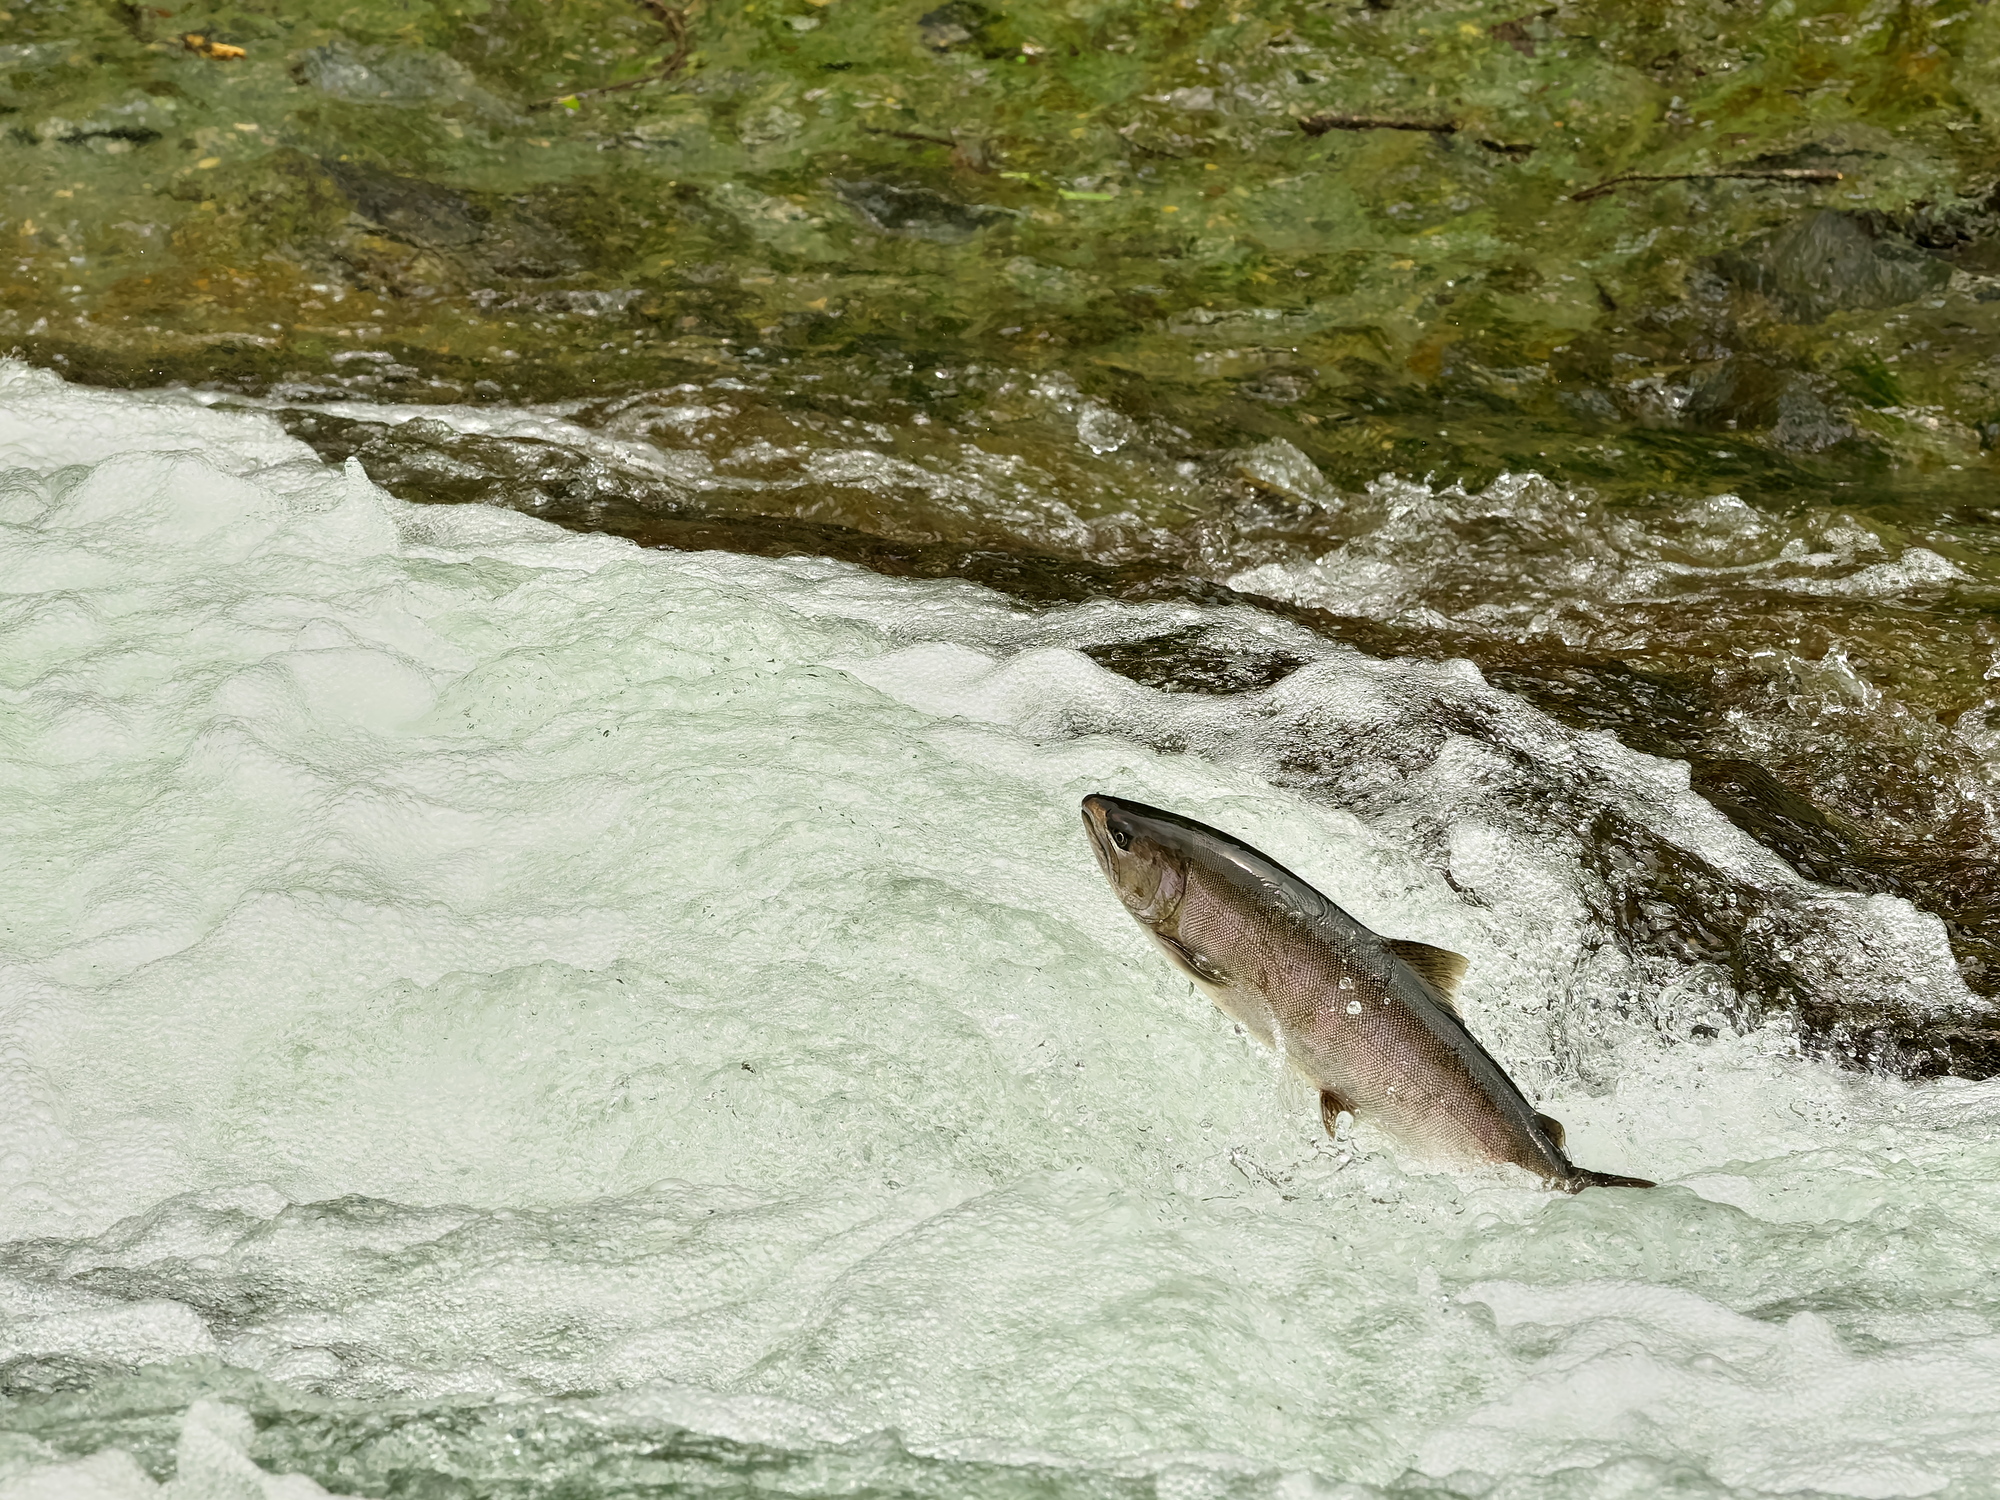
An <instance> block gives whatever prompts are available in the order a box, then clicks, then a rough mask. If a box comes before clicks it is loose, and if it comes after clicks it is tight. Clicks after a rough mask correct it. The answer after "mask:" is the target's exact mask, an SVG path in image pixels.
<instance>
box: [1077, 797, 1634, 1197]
mask: <svg viewBox="0 0 2000 1500" xmlns="http://www.w3.org/2000/svg"><path fill="white" fill-rule="evenodd" d="M1083 818H1084V826H1085V828H1086V830H1087V832H1088V833H1089V835H1090V840H1091V846H1092V848H1093V850H1095V852H1096V854H1097V858H1098V863H1099V865H1100V866H1101V867H1102V868H1103V870H1104V873H1105V875H1106V878H1107V879H1109V880H1110V882H1111V885H1112V888H1113V890H1114V891H1116V892H1117V893H1118V896H1119V898H1120V900H1121V901H1123V902H1124V904H1125V906H1126V909H1127V910H1128V911H1129V912H1130V913H1131V915H1132V916H1133V918H1134V919H1135V920H1136V921H1137V922H1138V923H1139V925H1140V927H1141V928H1142V929H1143V930H1144V931H1145V932H1146V933H1147V934H1148V935H1149V936H1150V937H1151V938H1152V939H1153V940H1154V942H1155V943H1157V944H1158V945H1159V947H1160V948H1161V950H1162V951H1163V952H1164V953H1165V954H1166V955H1167V957H1168V959H1169V960H1170V961H1171V962H1172V963H1173V964H1174V965H1175V966H1176V967H1177V968H1179V969H1180V970H1181V971H1182V972H1183V973H1185V974H1187V975H1188V976H1189V978H1191V979H1193V980H1194V981H1195V983H1196V984H1197V985H1199V986H1200V987H1201V989H1202V990H1203V991H1204V992H1205V993H1206V994H1208V996H1209V997H1210V998H1211V999H1213V1000H1214V1001H1215V1003H1216V1004H1217V1005H1218V1006H1219V1007H1220V1008H1221V1009H1222V1010H1223V1011H1224V1012H1225V1013H1226V1014H1228V1015H1229V1016H1231V1017H1232V1018H1233V1019H1235V1020H1236V1021H1237V1022H1239V1023H1240V1024H1241V1025H1242V1026H1243V1027H1244V1028H1245V1029H1246V1030H1247V1031H1249V1032H1250V1033H1251V1034H1252V1035H1253V1036H1255V1037H1257V1039H1258V1040H1260V1041H1262V1042H1263V1043H1265V1044H1266V1045H1267V1046H1273V1047H1276V1048H1278V1049H1279V1050H1281V1051H1282V1052H1283V1054H1284V1055H1285V1057H1286V1059H1287V1061H1288V1062H1290V1063H1291V1065H1292V1066H1294V1067H1295V1068H1297V1069H1298V1070H1299V1071H1300V1072H1301V1073H1303V1074H1304V1075H1305V1076H1306V1077H1307V1078H1308V1079H1309V1080H1310V1081H1311V1082H1312V1083H1313V1084H1315V1085H1316V1086H1317V1087H1318V1088H1319V1090H1320V1101H1321V1112H1322V1117H1323V1119H1324V1120H1325V1122H1326V1125H1327V1128H1328V1129H1329V1130H1331V1129H1332V1128H1333V1124H1334V1119H1335V1117H1336V1116H1337V1114H1338V1113H1339V1112H1340V1111H1342V1110H1345V1111H1347V1112H1349V1113H1351V1114H1352V1115H1354V1116H1355V1117H1356V1118H1357V1119H1368V1120H1372V1121H1374V1122H1375V1123H1377V1124H1379V1125H1380V1126H1381V1127H1382V1128H1383V1129H1384V1130H1385V1131H1386V1132H1387V1133H1388V1134H1389V1135H1390V1136H1391V1137H1392V1138H1393V1139H1395V1140H1397V1141H1398V1142H1399V1143H1400V1144H1402V1145H1403V1146H1404V1147H1405V1148H1406V1149H1409V1150H1411V1151H1412V1152H1413V1153H1415V1154H1418V1155H1421V1156H1423V1157H1426V1158H1429V1159H1431V1160H1435V1161H1440V1162H1442V1163H1444V1164H1446V1165H1452V1166H1469V1165H1474V1164H1479V1163H1491V1162H1505V1163H1511V1164H1512V1165H1515V1166H1519V1167H1522V1168H1525V1169H1526V1170H1528V1171H1530V1172H1533V1173H1534V1174H1535V1175H1537V1176H1539V1177H1541V1178H1542V1179H1543V1180H1544V1181H1546V1182H1547V1183H1548V1184H1549V1185H1550V1186H1552V1187H1557V1188H1562V1189H1564V1190H1567V1191H1571V1192H1574V1191H1576V1190H1577V1189H1579V1188H1583V1187H1588V1186H1630V1187H1649V1186H1651V1184H1650V1183H1647V1182H1645V1181H1643V1180H1642V1179H1639V1178H1630V1177H1619V1176H1615V1175H1613V1174H1609V1173H1602V1172H1593V1171H1590V1170H1588V1169H1586V1168H1582V1167H1578V1166H1576V1165H1575V1164H1574V1163H1572V1162H1571V1161H1570V1160H1569V1158H1568V1156H1567V1155H1566V1154H1565V1153H1564V1150H1563V1146H1562V1127H1561V1126H1560V1125H1558V1124H1557V1123H1556V1122H1555V1121H1553V1120H1550V1119H1549V1118H1548V1117H1546V1116H1544V1115H1541V1114H1538V1113H1537V1112H1536V1111H1535V1109H1534V1107H1533V1106H1532V1105H1531V1104H1529V1103H1528V1101H1527V1099H1526V1098H1525V1097H1524V1096H1523V1095H1522V1093H1521V1091H1520V1090H1519V1089H1518V1088H1517V1087H1516V1086H1515V1085H1514V1082H1513V1080H1512V1079H1511V1078H1509V1077H1508V1076H1507V1073H1506V1070H1505V1069H1503V1068H1502V1067H1501V1066H1500V1064H1499V1063H1498V1062H1496V1061H1495V1060H1494V1059H1493V1057H1492V1055H1491V1054H1490V1053H1488V1052H1487V1051H1486V1049H1485V1048H1484V1047H1482V1046H1481V1045H1480V1044H1479V1041H1478V1039H1477V1038H1475V1037H1474V1036H1473V1035H1472V1033H1471V1031H1470V1030H1469V1029H1468V1028H1467V1027H1466V1025H1465V1022H1464V1021H1463V1020H1462V1019H1461V1018H1460V1017H1459V1015H1458V1013H1457V1010H1456V1008H1455V1006H1454V1005H1453V1004H1452V1002H1451V999H1450V997H1449V995H1448V993H1447V991H1448V990H1449V989H1450V988H1451V987H1452V986H1453V985H1455V983H1456V977H1457V974H1458V972H1459V971H1460V970H1461V969H1462V968H1463V966H1464V960H1463V959H1461V958H1459V957H1458V956H1457V955H1456V954H1451V953H1447V952H1445V951H1444V950H1441V949H1434V948H1430V947H1428V946H1426V945H1424V944H1419V943H1411V942H1399V941H1397V940H1393V939H1386V938H1383V937H1382V936H1381V935H1380V934H1378V933H1376V932H1374V931H1372V930H1371V929H1369V928H1368V927H1367V926H1365V925H1364V924H1363V923H1361V922H1359V921H1357V920H1356V919H1355V918H1354V917H1352V916H1350V915H1349V914H1348V913H1347V912H1345V911H1343V910H1342V909H1341V908H1340V907H1339V906H1338V905H1336V904H1335V903H1334V902H1332V901H1330V900H1328V899H1327V898H1326V897H1325V896H1323V895H1322V894H1320V892H1318V891H1316V890H1314V889H1313V888H1312V887H1311V886H1309V885H1307V884H1306V883H1305V882H1304V881H1303V880H1300V879H1299V878H1298V877H1297V876H1296V875H1294V874H1292V873H1291V872H1290V871H1289V870H1287V869H1285V868H1284V866H1282V865H1280V864H1278V863H1277V862H1276V861H1275V860H1272V859H1270V858H1269V857H1267V856H1266V855H1263V854H1261V853H1259V852H1258V851H1257V850H1255V849H1252V848H1251V847H1250V846H1249V845H1247V844H1244V843H1242V842H1241V841H1239V840H1237V839H1234V838H1231V837H1230V836H1229V835H1227V834H1225V833H1222V832H1221V831H1219V830H1217V829H1214V828H1210V827H1208V826H1207V825H1205V824H1202V823H1197V822H1195V821H1194V820H1192V819H1190V818H1184V817H1182V816H1180V815H1179V814H1176V813H1170V812H1165V811H1163V810H1161V809H1159V808H1152V807H1147V806H1145V805H1144V804H1143V803H1136V802H1128V801H1125V800H1124V799H1122V798H1116V797H1108V796H1102V795H1098V796H1091V797H1086V798H1085V799H1084V803H1083ZM1420 968H1422V969H1424V970H1425V971H1427V972H1428V973H1430V974H1431V975H1433V976H1435V977H1436V979H1437V980H1438V981H1439V982H1437V983H1434V982H1433V980H1432V978H1427V977H1426V976H1425V973H1421V972H1419V969H1420Z"/></svg>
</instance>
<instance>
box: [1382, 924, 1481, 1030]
mask: <svg viewBox="0 0 2000 1500" xmlns="http://www.w3.org/2000/svg"><path fill="white" fill-rule="evenodd" d="M1382 946H1383V947H1385V948H1387V949H1388V950H1389V951H1390V952H1391V953H1393V954H1395V955H1396V957H1398V958H1400V959H1401V960H1402V961H1403V962H1404V963H1406V964H1408V965H1409V966H1410V967H1411V968H1413V969H1415V970H1416V971H1417V973H1418V974H1419V975H1420V976H1421V977H1422V978H1424V979H1427V980H1429V981H1430V986H1431V988H1432V989H1434V990H1436V991H1437V992H1438V995H1439V997H1440V998H1442V999H1443V1001H1444V1005H1445V1009H1446V1010H1448V1011H1450V1012H1451V1013H1452V1014H1453V1015H1457V1014H1458V981H1459V980H1460V979H1462V978H1464V977H1465V967H1466V963H1467V959H1466V957H1465V955H1464V954H1462V953H1453V952H1452V951H1451V950H1450V949H1449V948H1433V947H1432V946H1431V945H1430V944H1429V943H1416V942H1412V941H1411V940H1410V939H1408V938H1384V939H1383V940H1382Z"/></svg>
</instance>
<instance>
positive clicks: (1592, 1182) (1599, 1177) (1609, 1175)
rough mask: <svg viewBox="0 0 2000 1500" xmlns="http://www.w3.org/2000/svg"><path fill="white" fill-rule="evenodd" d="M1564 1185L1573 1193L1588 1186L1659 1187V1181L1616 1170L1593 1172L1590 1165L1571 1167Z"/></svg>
mask: <svg viewBox="0 0 2000 1500" xmlns="http://www.w3.org/2000/svg"><path fill="white" fill-rule="evenodd" d="M1562 1185H1563V1187H1564V1188H1566V1189H1568V1190H1569V1191H1570V1192H1572V1193H1580V1192H1582V1191H1583V1190H1584V1189H1585V1188H1587V1187H1629V1188H1649V1187H1658V1186H1659V1184H1658V1183H1657V1182H1648V1181H1646V1179H1645V1178H1643V1177H1620V1176H1619V1175H1618V1174H1617V1173H1616V1172H1593V1171H1591V1170H1590V1168H1588V1167H1571V1168H1570V1169H1569V1177H1568V1178H1567V1179H1566V1180H1565V1181H1564V1182H1563V1184H1562Z"/></svg>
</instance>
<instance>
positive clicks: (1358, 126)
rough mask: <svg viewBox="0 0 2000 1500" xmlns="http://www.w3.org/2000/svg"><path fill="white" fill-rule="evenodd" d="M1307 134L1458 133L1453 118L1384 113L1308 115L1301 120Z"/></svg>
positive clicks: (1302, 127)
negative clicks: (1413, 117) (1403, 117)
mask: <svg viewBox="0 0 2000 1500" xmlns="http://www.w3.org/2000/svg"><path fill="white" fill-rule="evenodd" d="M1299 129H1301V130H1303V131H1304V132H1305V133H1306V134H1307V135H1325V134H1326V133H1327V132H1328V131H1329V130H1425V131H1429V132H1430V133H1431V134H1432V135H1457V134H1458V125H1457V122H1456V121H1452V120H1392V119H1389V118H1388V117H1386V116H1384V115H1308V116H1307V117H1306V118H1305V119H1303V120H1301V121H1299Z"/></svg>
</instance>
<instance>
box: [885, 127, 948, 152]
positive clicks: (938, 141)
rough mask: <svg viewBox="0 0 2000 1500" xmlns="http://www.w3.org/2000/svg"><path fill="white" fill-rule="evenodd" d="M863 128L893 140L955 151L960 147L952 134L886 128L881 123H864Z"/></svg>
mask: <svg viewBox="0 0 2000 1500" xmlns="http://www.w3.org/2000/svg"><path fill="white" fill-rule="evenodd" d="M861 128H862V130H863V131H864V132H866V133H867V134H869V135H886V136H888V137H890V138H891V139H892V140H898V141H916V142H918V143H919V144H921V145H925V146H949V147H951V148H952V149H953V150H954V151H956V150H957V149H958V142H957V141H955V140H953V139H952V138H951V137H950V136H945V135H925V134H924V133H923V132H922V131H920V130H884V129H883V128H882V127H881V126H879V125H863V126H862V127H861Z"/></svg>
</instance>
